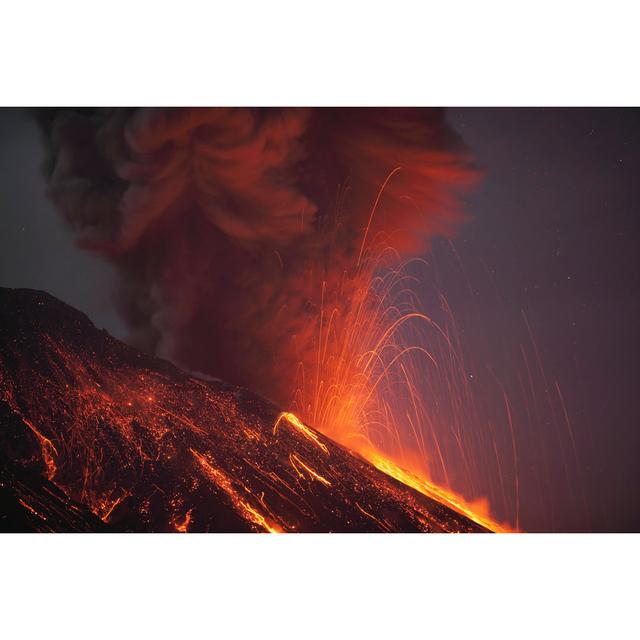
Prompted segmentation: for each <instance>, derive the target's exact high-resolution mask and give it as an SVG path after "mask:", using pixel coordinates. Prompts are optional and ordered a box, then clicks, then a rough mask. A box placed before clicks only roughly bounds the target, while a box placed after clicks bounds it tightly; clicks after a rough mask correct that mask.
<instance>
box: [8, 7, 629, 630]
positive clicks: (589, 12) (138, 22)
mask: <svg viewBox="0 0 640 640" xmlns="http://www.w3.org/2000/svg"><path fill="white" fill-rule="evenodd" d="M303 7H304V5H303V3H301V2H300V1H299V0H298V1H293V0H288V1H282V0H271V1H270V2H246V1H240V0H236V1H235V2H233V3H231V2H229V3H226V5H225V6H222V5H221V3H215V2H204V1H201V2H196V1H193V0H181V1H180V2H166V1H163V0H156V1H155V2H144V1H140V0H139V1H137V2H136V1H135V0H126V1H125V0H110V2H108V3H87V2H86V1H80V0H77V1H70V0H57V1H56V2H36V1H34V0H21V2H19V3H18V2H14V3H4V5H3V6H2V8H1V9H0V25H2V37H1V38H0V56H1V60H2V77H1V78H0V103H1V104H4V105H18V106H24V105H60V104H71V105H96V104H99V105H123V104H136V105H148V104H169V105H187V104H196V105H205V104H206V105H221V104H231V105H254V104H256V105H281V104H290V105H338V104H340V105H414V104H415V105H448V106H462V105H541V106H547V105H624V106H635V105H638V104H640V97H639V89H638V87H639V86H640V84H639V83H638V81H637V68H636V67H637V60H638V59H639V58H640V56H639V55H638V44H637V42H638V39H637V26H638V24H639V20H638V15H637V12H638V10H637V9H636V3H632V2H623V1H619V0H609V1H608V2H606V3H601V2H592V1H588V0H585V1H583V2H580V3H577V2H568V1H567V2H560V1H558V0H554V1H550V0H538V1H537V2H513V0H510V1H497V0H483V1H481V2H480V1H478V0H475V1H469V2H462V1H457V2H456V1H452V2H437V3H435V2H420V3H418V2H410V1H407V0H395V2H392V3H391V2H380V1H379V0H369V2H366V3H365V2H356V1H352V2H347V0H342V1H340V2H338V1H336V0H324V2H322V3H313V4H310V3H309V4H307V5H306V8H303ZM0 144H1V141H0ZM629 508H630V509H635V508H637V505H629ZM639 557H640V554H638V536H637V535H591V536H587V535H562V536H541V535H538V536H529V535H525V536H477V537H473V536H417V535H414V536H373V535H370V536H359V535H353V536H283V537H269V536H214V535H211V536H186V537H179V536H160V535H152V536H128V537H127V536H120V535H117V536H116V535H112V536H107V535H93V536H90V535H89V536H82V535H76V536H63V535H33V536H26V535H23V536H13V535H4V536H1V537H0V561H1V570H0V571H1V579H0V603H1V605H2V621H1V624H2V632H3V637H7V638H11V639H12V640H13V639H14V638H33V637H38V636H43V637H46V638H58V637H60V638H65V639H67V638H76V637H77V638H87V637H89V638H121V637H122V638H138V637H139V638H156V637H172V638H176V637H186V636H196V637H203V636H204V637H221V638H225V639H226V638H245V637H259V638H270V637H279V638H289V637H290V638H331V639H332V640H333V639H334V638H336V639H338V638H346V637H350V636H353V637H355V638H377V637H380V638H406V637H416V636H419V637H429V636H433V637H447V638H450V637H464V638H476V637H480V638H482V637H490V638H503V637H504V638H514V637H515V638H529V637H532V638H547V637H553V638H556V637H557V638H578V637H579V638H585V637H596V638H628V637H635V636H637V633H638V629H637V602H636V600H637V586H636V584H635V583H636V582H637V575H638V569H639V567H638V558H639Z"/></svg>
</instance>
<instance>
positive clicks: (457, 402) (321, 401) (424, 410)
mask: <svg viewBox="0 0 640 640" xmlns="http://www.w3.org/2000/svg"><path fill="white" fill-rule="evenodd" d="M400 170H401V169H400V168H396V169H394V170H393V171H392V172H391V173H390V174H389V175H388V176H387V178H386V180H385V181H384V183H383V184H382V186H381V188H380V190H379V192H378V194H377V197H376V199H375V202H374V204H373V207H372V210H371V212H370V216H369V222H368V225H367V227H366V229H365V230H364V233H363V238H362V243H361V245H360V249H359V253H358V258H357V261H356V263H355V268H354V269H353V270H352V271H351V272H347V271H345V272H344V273H343V279H342V282H341V283H340V286H339V287H338V289H337V291H333V292H332V294H331V295H330V296H327V295H326V288H327V283H326V282H322V295H321V308H320V313H319V317H318V321H317V339H316V342H315V348H316V355H315V368H314V371H312V372H309V371H305V369H304V364H303V363H302V362H301V363H300V366H299V376H298V378H299V382H298V385H297V389H296V391H295V394H294V399H293V401H292V408H293V409H294V411H295V412H296V413H282V414H281V415H280V417H279V418H278V421H277V422H276V425H275V427H274V432H275V430H276V429H277V428H278V425H279V424H281V423H282V422H283V421H286V422H287V423H288V424H289V425H291V426H292V427H293V428H295V429H298V430H300V431H301V432H303V433H306V434H307V437H314V436H313V433H312V432H311V431H310V430H308V428H307V427H306V426H305V424H304V423H303V422H302V421H301V420H300V419H299V418H298V417H297V415H296V414H299V415H300V416H302V418H303V419H304V420H305V421H307V422H308V423H309V424H312V425H314V427H316V428H317V429H319V430H320V431H322V432H323V433H325V434H326V435H328V436H329V437H331V438H333V439H334V440H336V441H337V442H339V443H341V444H343V445H344V446H346V447H348V448H349V449H351V450H353V451H356V452H358V453H359V454H360V455H362V456H363V457H364V458H365V459H366V460H368V461H369V462H370V463H372V464H373V465H374V466H375V467H377V468H378V469H379V470H381V471H383V472H384V473H386V474H387V475H390V476H392V477H393V478H395V479H396V480H399V481H400V482H403V483H404V484H406V485H408V486H410V487H412V488H414V489H416V490H417V491H420V492H421V493H423V494H425V495H427V496H429V497H431V498H435V499H437V500H439V501H441V502H444V503H445V504H448V505H449V506H451V507H452V508H454V509H455V510H457V511H458V512H460V513H462V514H464V515H466V516H467V517H470V518H471V519H472V520H474V521H475V522H477V523H478V524H481V525H482V526H484V527H487V528H488V529H491V530H493V531H509V530H513V528H512V527H511V526H509V525H507V524H505V523H499V522H497V521H496V520H495V519H494V518H492V517H491V515H490V512H489V506H488V503H487V501H486V500H483V499H480V500H478V499H474V500H473V501H472V502H469V501H468V500H466V499H465V498H463V497H462V496H461V495H459V494H458V493H457V492H455V491H454V490H453V489H451V482H450V479H449V467H450V464H451V460H450V459H448V458H450V456H448V455H447V449H450V448H451V446H450V444H451V443H453V444H454V448H455V449H456V455H457V456H458V457H461V458H462V460H463V463H464V461H465V457H466V456H469V455H471V453H472V451H471V449H472V447H471V446H470V442H468V441H467V435H469V431H470V429H471V426H472V425H470V424H469V423H470V421H469V417H470V415H469V414H470V412H471V411H473V398H472V395H471V394H470V392H469V389H468V384H467V372H466V367H465V363H464V361H463V358H462V355H461V349H460V345H459V343H458V341H457V338H456V336H455V331H454V329H453V327H454V323H453V321H452V322H451V325H450V326H445V327H443V326H440V325H439V324H438V323H437V322H435V321H434V320H433V319H432V318H431V317H430V316H429V315H427V314H426V313H424V312H423V311H421V303H420V300H419V299H418V296H417V295H416V292H415V289H416V287H415V284H416V281H417V279H416V277H415V276H414V275H412V269H413V267H414V266H415V265H419V264H423V265H426V264H427V263H426V262H425V260H423V259H421V258H414V259H412V260H407V261H402V260H401V258H400V256H399V254H398V253H397V252H396V251H395V250H394V249H393V248H392V247H391V246H389V243H388V242H387V241H386V240H385V239H380V238H370V237H369V229H370V227H371V223H372V220H373V219H374V216H375V215H376V210H377V208H378V206H379V204H380V202H381V200H382V198H383V196H384V189H385V187H386V186H387V185H388V183H389V182H390V181H391V180H392V179H393V177H394V175H395V174H396V173H398V172H399V171H400ZM398 264H399V265H400V266H396V267H392V266H390V265H398ZM328 298H330V300H328ZM440 302H441V304H442V305H443V306H444V307H445V308H447V305H446V299H445V298H444V297H442V299H441V300H440ZM449 318H450V319H451V320H453V317H452V314H451V313H449ZM445 421H446V423H447V425H448V426H449V433H448V434H447V438H446V442H443V437H442V427H443V423H444V422H445ZM434 476H437V477H438V478H439V479H440V483H437V482H435V481H434V480H433V477H434Z"/></svg>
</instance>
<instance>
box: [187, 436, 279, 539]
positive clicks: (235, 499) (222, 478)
mask: <svg viewBox="0 0 640 640" xmlns="http://www.w3.org/2000/svg"><path fill="white" fill-rule="evenodd" d="M189 451H191V453H192V454H193V457H194V458H195V459H196V460H197V461H198V462H199V464H200V466H201V467H202V469H203V470H204V472H205V473H206V475H207V476H208V477H209V479H210V480H212V481H213V483H214V484H215V485H217V486H218V487H220V488H221V489H222V490H223V491H224V492H225V493H226V494H227V495H228V496H229V498H230V499H231V502H232V503H233V504H234V506H235V507H236V508H237V509H238V511H239V512H240V514H241V515H242V517H243V518H245V519H246V520H248V521H249V522H252V523H253V524H256V525H258V526H259V527H262V528H263V529H264V530H265V531H268V532H269V533H282V532H283V530H282V529H281V528H280V527H279V526H278V525H277V524H275V523H274V522H269V521H268V520H267V519H266V518H265V517H264V516H263V515H262V514H261V513H260V512H259V511H258V510H257V509H256V508H255V507H253V506H251V505H250V504H249V503H248V502H247V501H246V500H245V499H243V498H242V497H241V496H240V494H239V493H238V492H237V491H236V490H235V489H234V488H233V484H232V482H231V480H230V479H229V478H228V477H227V476H226V475H225V474H224V473H222V471H220V469H216V468H215V467H214V466H213V465H212V464H211V463H210V462H209V461H208V460H207V459H206V458H205V457H204V456H203V455H202V454H201V453H198V452H197V451H196V450H195V449H191V448H190V449H189Z"/></svg>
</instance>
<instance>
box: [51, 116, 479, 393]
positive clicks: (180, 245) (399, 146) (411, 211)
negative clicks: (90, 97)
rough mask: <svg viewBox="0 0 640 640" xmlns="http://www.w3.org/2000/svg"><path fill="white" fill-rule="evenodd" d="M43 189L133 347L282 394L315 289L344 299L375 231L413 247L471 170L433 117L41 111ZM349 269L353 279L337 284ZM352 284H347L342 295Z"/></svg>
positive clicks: (430, 231) (445, 218)
mask: <svg viewBox="0 0 640 640" xmlns="http://www.w3.org/2000/svg"><path fill="white" fill-rule="evenodd" d="M40 119H41V122H42V124H43V128H44V130H45V132H46V135H47V139H48V142H49V149H50V160H49V166H48V177H49V185H50V195H51V197H52V199H53V200H54V201H55V203H56V205H57V207H58V209H59V210H60V212H61V213H62V215H63V216H64V218H65V220H66V221H67V222H68V224H69V225H70V227H71V228H72V229H73V230H74V232H75V234H76V237H77V241H78V243H79V245H80V246H82V247H84V248H86V249H88V250H90V251H93V252H96V253H98V254H100V255H102V256H104V257H105V258H106V259H107V260H108V261H110V262H111V263H112V264H114V265H115V267H116V268H117V269H118V271H119V273H120V285H119V290H118V292H117V299H118V304H119V307H120V310H121V312H122V314H123V317H124V318H125V320H126V322H127V323H128V325H129V327H130V328H131V341H132V342H133V343H135V344H137V345H138V346H140V347H142V348H144V349H146V350H148V351H151V352H155V353H157V354H159V355H161V356H163V357H168V358H170V359H172V360H174V361H176V362H177V363H178V364H180V365H182V366H185V367H187V368H189V369H191V370H196V371H200V372H203V373H207V374H210V375H215V376H219V377H222V378H225V379H227V380H229V381H230V382H234V383H238V384H242V385H245V386H249V387H252V388H253V389H255V390H257V391H260V392H262V393H264V394H266V395H268V396H270V397H272V398H273V399H275V400H277V401H279V402H282V403H287V402H288V401H289V400H290V393H291V391H292V384H293V379H294V377H295V375H296V371H297V365H298V363H299V362H302V363H304V362H305V359H306V358H307V356H308V354H309V353H310V351H312V348H311V347H312V345H313V342H314V339H315V337H314V336H315V332H316V331H317V315H318V309H319V306H320V301H319V298H320V295H321V291H322V283H323V282H325V283H327V284H326V290H325V296H328V297H330V298H331V299H332V300H333V303H334V304H341V301H343V302H344V303H345V304H347V303H348V298H349V291H348V287H349V286H352V287H355V286H358V282H357V280H358V279H357V277H356V276H355V264H356V262H357V258H358V253H359V248H360V244H361V242H362V238H363V234H364V231H365V228H366V226H367V222H368V220H369V216H370V213H371V207H372V204H373V202H374V201H375V198H376V195H377V193H378V190H379V189H380V187H381V185H382V184H383V182H384V180H385V178H386V177H387V176H388V175H389V173H390V172H391V171H393V170H394V169H395V168H397V167H400V171H398V172H397V173H395V174H394V175H393V177H392V179H391V180H390V182H389V184H388V186H387V188H386V189H385V191H384V195H383V197H382V198H381V200H380V205H379V208H378V210H377V211H376V215H375V216H374V217H373V221H372V224H371V228H370V230H369V235H368V237H369V238H370V239H371V240H372V241H381V240H382V241H384V242H387V243H388V244H390V245H391V246H393V247H394V248H396V249H397V250H398V251H399V252H401V253H403V254H411V253H415V252H419V251H421V250H423V249H424V248H425V246H426V245H427V243H428V241H429V238H430V237H433V236H434V235H436V234H441V235H449V234H451V233H452V232H453V230H454V229H455V226H456V224H457V223H458V222H459V221H460V217H461V216H460V214H459V212H458V208H457V203H456V194H457V193H458V191H459V188H460V187H464V186H466V185H468V184H469V183H470V181H471V180H472V179H473V177H474V172H473V171H472V170H471V168H470V166H469V163H468V159H467V158H466V156H465V153H464V150H463V149H462V147H461V145H460V143H459V141H458V140H457V138H456V137H455V135H454V134H453V132H452V131H451V130H450V129H449V127H448V126H447V124H446V121H445V119H444V115H443V113H442V112H441V111H439V110H425V109H248V108H243V109H232V108H215V109H104V110H102V109H100V110H54V111H49V112H45V113H42V114H40ZM345 274H348V275H349V277H348V278H346V279H345ZM345 280H347V281H348V282H349V283H350V284H349V285H345Z"/></svg>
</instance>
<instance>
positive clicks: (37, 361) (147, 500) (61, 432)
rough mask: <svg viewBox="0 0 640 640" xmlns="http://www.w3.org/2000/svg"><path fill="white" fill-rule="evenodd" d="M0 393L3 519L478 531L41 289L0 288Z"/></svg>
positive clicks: (209, 527)
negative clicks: (138, 347)
mask: <svg viewBox="0 0 640 640" xmlns="http://www.w3.org/2000/svg"><path fill="white" fill-rule="evenodd" d="M0 402H1V406H0V450H1V452H2V455H1V456H0V464H2V467H3V472H2V473H3V475H2V477H1V479H0V485H1V486H2V487H4V491H5V493H6V494H7V496H5V497H6V498H7V499H6V500H5V499H3V502H2V505H0V509H2V510H4V512H3V513H0V527H2V528H3V529H4V530H7V529H13V530H16V529H21V527H23V529H22V530H65V531H67V530H68V531H75V530H100V526H101V525H102V526H103V527H104V528H107V527H108V529H109V530H112V531H227V532H244V531H273V532H276V531H309V532H312V531H315V532H322V531H325V532H326V531H335V532H338V531H343V532H346V531H354V532H355V531H361V532H367V531H371V532H375V531H424V532H430V531H450V532H465V531H469V532H471V531H484V530H485V529H484V528H483V527H481V526H480V525H478V524H476V523H475V522H473V521H472V520H470V519H469V518H467V517H466V516H465V515H462V514H461V513H458V512H457V511H455V510H454V509H452V508H450V507H449V506H446V505H445V504H441V503H440V502H439V501H437V500H435V499H431V498H429V497H427V496H425V495H423V494H422V493H420V492H418V491H416V490H414V489H412V488H410V487H408V486H406V485H404V484H402V483H401V482H398V481H397V480H395V479H393V478H391V477H389V476H387V475H386V474H384V473H382V472H381V471H379V470H378V469H376V468H375V467H373V466H372V465H370V464H369V463H368V462H366V461H365V460H363V459H361V458H360V457H358V456H356V455H354V454H352V453H351V452H350V451H348V450H346V449H345V448H343V447H341V446H340V445H338V444H336V443H334V442H333V441H331V440H329V439H328V438H326V437H325V436H323V435H322V434H320V433H318V432H316V431H315V430H313V429H312V428H310V427H308V426H307V425H304V424H303V423H301V422H300V421H299V420H298V419H297V418H296V417H295V416H293V415H291V414H287V413H282V412H281V410H280V409H279V408H278V407H276V406H274V405H273V404H271V403H270V402H268V401H266V400H264V399H263V398H261V397H259V396H257V395H255V394H253V393H251V392H249V391H247V390H245V389H241V388H237V387H231V386H229V385H227V384H225V383H223V382H219V381H204V380H201V379H197V378H195V377H192V376H189V375H187V374H186V373H184V372H182V371H180V370H178V369H177V368H176V367H174V366H173V365H171V364H169V363H168V362H165V361H163V360H160V359H157V358H152V357H150V356H147V355H145V354H143V353H140V352H138V351H136V350H135V349H133V348H131V347H128V346H126V345H125V344H123V343H121V342H119V341H117V340H115V339H114V338H112V337H111V336H109V335H108V334H107V333H106V332H104V331H100V330H98V329H96V328H95V327H94V326H93V324H92V323H91V322H90V321H89V319H88V318H87V317H86V316H84V315H83V314H82V313H80V312H78V311H76V310H75V309H73V308H71V307H69V306H67V305H65V304H64V303H62V302H60V301H59V300H56V299H55V298H53V297H52V296H50V295H48V294H46V293H43V292H39V291H32V290H27V289H15V290H11V289H0ZM18 468H19V473H17V471H16V470H17V469H18ZM9 494H11V495H9ZM3 495H4V494H3ZM7 504H8V505H9V506H8V507H7ZM20 509H22V510H23V511H22V512H21V513H20ZM34 513H35V514H36V515H39V520H38V522H36V523H34V522H33V521H32V520H33V518H35V515H34ZM25 518H26V519H27V520H29V518H31V520H30V522H31V524H28V523H27V524H25V522H26V521H25V520H24V519H25ZM23 521H24V522H23ZM21 523H22V524H21Z"/></svg>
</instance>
